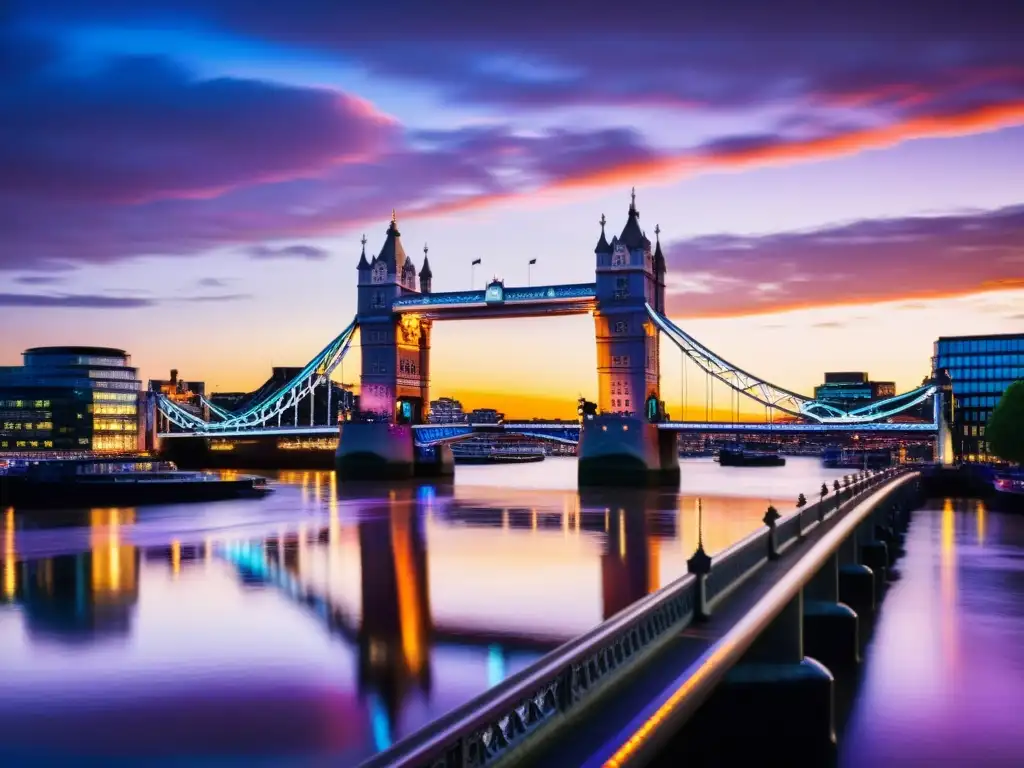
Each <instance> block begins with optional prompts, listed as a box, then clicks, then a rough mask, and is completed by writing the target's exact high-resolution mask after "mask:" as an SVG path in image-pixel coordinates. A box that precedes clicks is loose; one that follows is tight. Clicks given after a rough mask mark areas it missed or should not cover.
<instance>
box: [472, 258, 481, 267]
mask: <svg viewBox="0 0 1024 768" xmlns="http://www.w3.org/2000/svg"><path fill="white" fill-rule="evenodd" d="M481 261H483V259H473V262H472V263H471V264H470V265H469V266H471V267H475V266H476V265H477V264H479V263H480V262H481Z"/></svg>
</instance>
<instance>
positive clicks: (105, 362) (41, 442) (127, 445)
mask: <svg viewBox="0 0 1024 768" xmlns="http://www.w3.org/2000/svg"><path fill="white" fill-rule="evenodd" d="M23 357H24V365H22V366H17V367H15V366H10V367H2V368H0V452H8V453H35V452H68V451H71V452H79V451H98V452H103V453H124V452H128V451H135V450H138V448H139V391H140V389H141V385H142V382H141V381H140V380H139V376H138V371H137V370H136V369H135V368H133V367H132V366H131V357H130V356H129V355H127V354H126V353H125V352H124V351H123V350H120V349H111V348H108V347H35V348H33V349H29V350H26V351H25V352H24V355H23Z"/></svg>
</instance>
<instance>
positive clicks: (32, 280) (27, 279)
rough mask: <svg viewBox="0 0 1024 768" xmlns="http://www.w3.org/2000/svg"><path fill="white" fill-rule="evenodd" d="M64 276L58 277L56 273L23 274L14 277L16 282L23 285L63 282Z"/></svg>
mask: <svg viewBox="0 0 1024 768" xmlns="http://www.w3.org/2000/svg"><path fill="white" fill-rule="evenodd" d="M63 280H64V278H63V277H57V276H56V275H22V276H21V277H16V278H14V282H16V283H19V284H21V285H55V284H56V283H60V282H63Z"/></svg>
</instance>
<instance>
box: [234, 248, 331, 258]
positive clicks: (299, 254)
mask: <svg viewBox="0 0 1024 768" xmlns="http://www.w3.org/2000/svg"><path fill="white" fill-rule="evenodd" d="M246 253H248V254H249V256H250V257H251V258H253V259H305V260H306V261H323V260H324V259H326V258H327V257H328V256H330V253H329V252H328V251H326V250H324V249H323V248H317V247H316V246H315V245H286V246H282V247H280V248H275V247H273V246H270V245H253V246H250V247H249V248H247V249H246Z"/></svg>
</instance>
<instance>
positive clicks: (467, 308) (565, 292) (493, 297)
mask: <svg viewBox="0 0 1024 768" xmlns="http://www.w3.org/2000/svg"><path fill="white" fill-rule="evenodd" d="M596 302H597V292H596V289H595V286H594V283H578V284H575V285H538V286H533V287H509V288H506V287H505V286H504V285H503V284H502V283H498V282H494V283H491V285H489V286H488V287H487V289H486V290H483V291H452V292H449V293H426V294H420V295H418V296H408V297H405V298H401V299H395V300H394V302H392V308H393V309H394V311H395V312H396V313H398V314H400V315H405V314H415V315H418V316H419V317H421V318H423V319H425V320H473V319H483V318H499V317H530V316H538V315H580V314H584V313H586V312H591V311H593V309H594V307H595V306H596Z"/></svg>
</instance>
